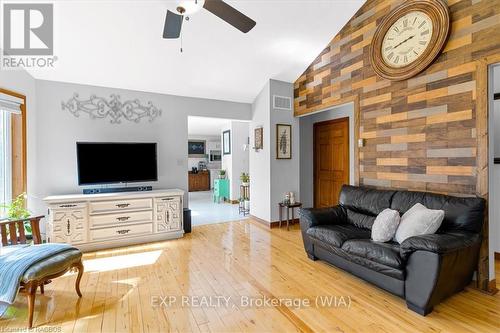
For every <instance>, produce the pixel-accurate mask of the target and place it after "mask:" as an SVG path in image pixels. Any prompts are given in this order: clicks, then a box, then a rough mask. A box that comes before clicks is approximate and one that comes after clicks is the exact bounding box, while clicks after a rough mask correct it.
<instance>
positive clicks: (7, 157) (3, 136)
mask: <svg viewBox="0 0 500 333" xmlns="http://www.w3.org/2000/svg"><path fill="white" fill-rule="evenodd" d="M10 118H11V114H10V113H9V112H6V111H3V110H0V204H2V203H8V202H10V201H11V199H12V149H11V122H10ZM1 215H3V214H1Z"/></svg>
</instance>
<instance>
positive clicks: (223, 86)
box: [31, 0, 364, 102]
mask: <svg viewBox="0 0 500 333" xmlns="http://www.w3.org/2000/svg"><path fill="white" fill-rule="evenodd" d="M227 2H228V3H229V4H230V5H232V6H234V7H235V8H237V9H238V10H240V11H242V12H243V13H245V14H246V15H248V16H249V17H251V18H253V19H254V20H255V21H256V22H257V25H256V27H255V28H254V29H253V30H252V31H250V32H249V33H248V34H243V33H241V32H240V31H238V30H236V29H235V28H233V27H232V26H230V25H228V24H227V23H225V22H224V21H222V20H220V19H219V18H218V17H216V16H215V15H213V14H211V13H210V12H208V11H206V10H201V11H200V12H198V13H196V14H195V15H193V16H192V17H191V20H190V21H189V22H184V25H183V46H184V53H180V52H179V47H180V41H179V40H165V39H162V33H163V25H164V21H165V15H166V12H167V9H171V10H173V9H174V8H175V7H176V3H177V2H176V1H172V0H167V1H109V0H108V1H96V0H92V1H91V0H87V1H55V2H54V3H55V5H54V17H55V18H54V20H55V22H54V24H55V55H57V57H58V60H57V62H56V68H55V69H53V70H47V69H44V70H37V71H31V73H32V74H33V76H34V77H35V78H37V79H45V80H54V81H63V82H73V83H82V84H90V85H97V86H108V87H114V88H124V89H133V90H140V91H148V92H157V93H166V94H174V95H182V96H192V97H204V98H211V99H221V100H230V101H239V102H252V101H253V100H254V98H255V97H256V95H257V94H258V92H259V91H260V89H261V88H262V87H263V86H264V84H265V82H266V81H267V80H268V79H277V80H283V81H288V82H293V81H295V80H296V79H297V78H298V77H299V76H300V74H302V72H303V71H304V70H305V69H306V68H307V66H308V65H309V64H310V63H311V62H312V61H313V60H314V58H315V57H316V56H317V55H318V54H319V53H320V52H321V51H322V50H323V48H324V47H325V46H326V45H327V44H328V42H329V41H330V40H331V38H333V36H335V34H336V33H337V32H338V31H339V30H340V29H341V28H342V27H343V26H344V24H345V23H346V22H347V21H348V20H349V19H350V18H351V17H352V16H353V14H354V13H355V12H356V11H357V10H358V9H359V8H360V7H361V5H362V3H363V2H364V1H363V0H251V1H250V0H228V1H227Z"/></svg>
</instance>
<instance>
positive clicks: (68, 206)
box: [59, 204, 76, 208]
mask: <svg viewBox="0 0 500 333" xmlns="http://www.w3.org/2000/svg"><path fill="white" fill-rule="evenodd" d="M59 207H60V208H71V207H76V205H73V204H71V205H69V204H68V205H60V206H59Z"/></svg>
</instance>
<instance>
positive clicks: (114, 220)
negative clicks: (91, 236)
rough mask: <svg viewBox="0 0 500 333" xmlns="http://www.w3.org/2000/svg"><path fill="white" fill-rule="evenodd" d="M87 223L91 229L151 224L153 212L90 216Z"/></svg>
mask: <svg viewBox="0 0 500 333" xmlns="http://www.w3.org/2000/svg"><path fill="white" fill-rule="evenodd" d="M89 221H90V227H91V228H96V227H97V228H98V227H105V226H112V225H118V224H130V223H141V222H152V221H153V211H152V210H146V211H139V212H125V211H124V212H122V213H116V214H102V215H91V216H90V217H89Z"/></svg>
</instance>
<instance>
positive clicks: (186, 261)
mask: <svg viewBox="0 0 500 333" xmlns="http://www.w3.org/2000/svg"><path fill="white" fill-rule="evenodd" d="M84 259H85V261H84V265H85V270H86V272H85V274H84V276H83V279H82V283H81V287H82V292H83V298H82V299H79V298H78V297H77V295H76V293H75V291H74V281H75V278H76V275H75V274H68V275H66V276H64V277H61V278H59V279H56V280H54V281H53V282H52V283H51V284H50V285H47V286H46V288H45V295H37V304H36V310H35V311H36V312H35V320H34V325H35V326H38V327H45V326H52V328H55V329H58V328H59V327H61V330H60V331H62V332H99V331H102V332H114V331H117V332H127V331H129V332H167V331H174V332H189V331H193V332H209V331H210V332H237V331H245V332H246V331H254V332H271V331H273V332H294V331H303V332H313V331H323V332H333V331H335V332H355V331H358V332H403V331H404V332H499V331H500V295H499V294H497V295H495V296H487V295H485V294H482V293H481V292H479V291H477V290H472V289H470V290H466V291H464V292H462V293H460V294H458V295H456V296H454V297H452V298H450V299H448V300H447V301H445V302H444V303H443V304H440V305H439V306H437V307H436V308H435V311H434V312H433V313H432V314H430V315H428V316H427V317H422V316H419V315H417V314H415V313H413V312H411V311H409V310H408V309H407V308H406V304H405V302H404V300H402V299H400V298H398V297H395V296H393V295H391V294H389V293H387V292H384V291H382V290H380V289H378V288H377V287H374V286H372V285H370V284H368V283H366V282H364V281H362V280H360V279H358V278H356V277H353V276H352V275H350V274H348V273H345V272H343V271H341V270H339V269H337V268H335V267H332V266H329V265H328V264H326V263H324V262H321V261H316V262H313V261H311V260H309V259H307V257H306V255H305V253H304V249H303V247H302V240H301V236H300V231H299V229H298V226H297V225H294V226H293V228H292V229H291V230H290V231H289V232H287V231H286V229H285V228H283V229H281V230H279V229H273V230H272V231H269V230H268V229H265V227H263V226H260V225H259V224H258V223H255V222H251V221H249V220H243V221H239V222H232V223H221V224H212V225H205V226H200V227H195V228H194V230H193V233H192V234H189V235H187V236H186V237H184V238H182V239H179V240H173V241H166V242H160V243H153V244H147V245H141V246H133V247H127V248H121V249H114V250H107V251H99V252H95V253H89V254H86V255H85V257H84ZM497 269H498V266H497ZM497 275H499V276H500V271H497ZM182 295H193V296H198V297H202V296H212V298H211V301H212V302H215V301H216V300H217V298H216V296H226V297H229V296H230V297H231V299H230V303H229V306H220V307H217V306H215V305H216V304H204V305H203V306H184V307H183V306H182V304H181V302H182V299H181V297H182ZM322 295H324V296H337V302H339V303H341V304H339V305H340V306H339V307H316V306H315V305H314V304H312V305H311V306H310V307H302V308H297V307H293V306H290V304H285V303H286V302H287V300H289V299H291V298H299V299H304V298H310V299H312V300H313V301H314V298H315V297H316V296H322ZM160 296H161V297H168V296H171V297H173V296H176V297H177V301H176V302H172V306H169V307H166V306H164V304H161V305H162V306H159V305H160V303H161V301H162V299H161V298H160ZM341 296H344V297H345V298H344V300H346V301H347V300H348V298H349V297H350V307H345V306H343V304H342V299H343V298H341ZM245 297H253V299H255V300H262V299H263V298H264V297H266V298H268V299H273V300H275V302H277V301H279V300H281V301H282V303H281V304H277V305H276V306H262V307H259V306H254V307H244V306H242V304H241V302H242V301H244V300H246V298H245ZM189 300H190V301H191V299H189ZM193 300H196V299H193ZM198 300H200V301H202V300H203V299H202V298H198ZM26 318H27V304H26V300H25V297H24V295H20V296H19V297H18V298H17V301H16V303H15V306H13V307H11V308H10V309H9V312H8V314H7V316H6V317H4V319H0V331H7V330H12V329H14V328H23V327H25V325H26ZM52 332H58V331H57V330H56V331H52Z"/></svg>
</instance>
